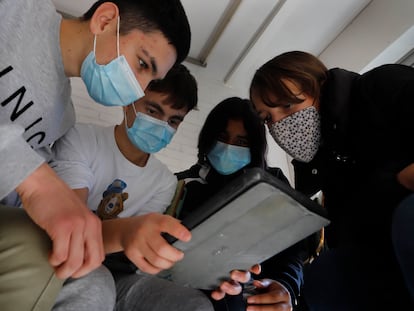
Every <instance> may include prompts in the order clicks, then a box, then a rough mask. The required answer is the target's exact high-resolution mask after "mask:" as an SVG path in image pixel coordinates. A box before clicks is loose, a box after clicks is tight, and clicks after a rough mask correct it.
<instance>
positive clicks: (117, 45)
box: [116, 15, 121, 57]
mask: <svg viewBox="0 0 414 311" xmlns="http://www.w3.org/2000/svg"><path fill="white" fill-rule="evenodd" d="M120 23H121V18H120V17H119V15H118V21H117V24H116V52H117V53H118V57H119V24H120Z"/></svg>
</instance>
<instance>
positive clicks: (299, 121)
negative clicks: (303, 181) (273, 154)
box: [268, 106, 321, 162]
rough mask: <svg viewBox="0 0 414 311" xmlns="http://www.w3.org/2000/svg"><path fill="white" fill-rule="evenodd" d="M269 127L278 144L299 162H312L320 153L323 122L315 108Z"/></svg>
mask: <svg viewBox="0 0 414 311" xmlns="http://www.w3.org/2000/svg"><path fill="white" fill-rule="evenodd" d="M268 127H269V132H270V135H272V137H273V139H274V140H275V141H276V143H277V144H278V145H279V146H280V147H281V148H282V149H283V150H285V151H286V153H288V154H289V155H290V156H291V157H293V158H294V159H296V160H298V161H301V162H310V161H311V160H312V159H313V157H314V156H315V154H316V152H317V151H318V148H319V144H320V138H321V121H320V116H319V112H318V111H317V110H316V108H315V107H314V106H310V107H307V108H305V109H302V110H300V111H297V112H295V113H293V114H291V115H290V116H287V117H286V118H283V119H282V120H280V121H276V122H274V123H272V124H269V125H268Z"/></svg>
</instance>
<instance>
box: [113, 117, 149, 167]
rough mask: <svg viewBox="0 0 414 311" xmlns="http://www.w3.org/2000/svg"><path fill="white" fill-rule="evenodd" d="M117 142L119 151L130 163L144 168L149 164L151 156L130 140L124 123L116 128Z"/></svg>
mask: <svg viewBox="0 0 414 311" xmlns="http://www.w3.org/2000/svg"><path fill="white" fill-rule="evenodd" d="M114 131H115V132H114V134H115V141H116V144H117V146H118V149H119V151H120V152H121V153H122V155H123V156H124V157H125V158H126V159H127V160H128V161H129V162H132V163H134V164H135V165H137V166H140V167H144V166H145V165H146V164H147V161H148V158H149V156H150V155H149V154H148V153H145V152H143V151H142V150H140V149H138V148H137V147H135V146H134V145H133V144H132V143H131V141H130V140H129V138H128V135H127V133H126V130H125V124H124V122H122V123H121V124H119V125H116V126H115V130H114Z"/></svg>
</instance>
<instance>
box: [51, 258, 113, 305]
mask: <svg viewBox="0 0 414 311" xmlns="http://www.w3.org/2000/svg"><path fill="white" fill-rule="evenodd" d="M115 295H116V291H115V282H114V279H113V277H112V274H111V272H109V270H108V269H107V268H106V267H105V266H101V267H99V268H98V269H95V270H94V271H92V272H90V273H88V274H87V275H85V276H83V277H81V278H78V279H72V278H71V279H68V280H67V281H66V282H65V283H64V284H63V288H62V290H61V292H60V293H59V296H58V298H57V300H56V303H55V305H54V307H53V309H52V310H53V311H82V310H84V311H113V310H114V307H115V299H116V298H115Z"/></svg>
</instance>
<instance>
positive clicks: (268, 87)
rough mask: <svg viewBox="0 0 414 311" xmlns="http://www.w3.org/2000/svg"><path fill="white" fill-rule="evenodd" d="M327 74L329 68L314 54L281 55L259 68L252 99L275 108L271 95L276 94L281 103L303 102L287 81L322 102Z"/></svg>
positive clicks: (251, 93)
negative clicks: (258, 99) (254, 97)
mask: <svg viewBox="0 0 414 311" xmlns="http://www.w3.org/2000/svg"><path fill="white" fill-rule="evenodd" d="M327 72H328V69H327V68H326V66H325V65H324V64H323V63H322V62H321V61H320V60H319V59H318V58H317V57H316V56H313V55H312V54H310V53H307V52H302V51H290V52H286V53H283V54H280V55H278V56H276V57H274V58H272V59H271V60H269V61H268V62H266V63H265V64H264V65H262V66H261V67H260V68H259V69H257V71H256V73H255V75H254V77H253V79H252V82H251V84H250V98H252V97H253V96H257V97H259V98H261V100H262V101H263V103H264V104H265V105H267V106H269V107H274V106H275V103H273V102H272V101H271V100H270V97H271V95H275V96H276V97H277V100H278V101H279V102H285V103H299V102H301V100H300V99H298V98H297V94H293V93H292V92H291V91H290V90H289V88H288V87H287V86H286V85H285V84H284V83H283V81H282V79H287V80H290V81H292V82H294V83H295V84H297V85H298V86H299V88H300V89H301V91H302V92H304V93H306V94H307V95H309V96H311V97H313V98H315V99H318V98H319V96H320V91H321V86H322V85H323V84H324V82H325V81H326V79H327Z"/></svg>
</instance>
